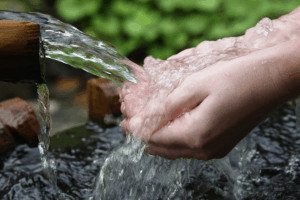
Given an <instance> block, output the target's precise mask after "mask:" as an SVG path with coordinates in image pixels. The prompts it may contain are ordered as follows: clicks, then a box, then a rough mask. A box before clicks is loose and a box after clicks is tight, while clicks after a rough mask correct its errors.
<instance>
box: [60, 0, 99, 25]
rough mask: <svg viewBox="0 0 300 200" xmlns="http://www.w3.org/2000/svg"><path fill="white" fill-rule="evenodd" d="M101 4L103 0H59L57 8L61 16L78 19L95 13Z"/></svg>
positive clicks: (70, 19)
mask: <svg viewBox="0 0 300 200" xmlns="http://www.w3.org/2000/svg"><path fill="white" fill-rule="evenodd" d="M100 6H101V0H89V1H83V0H59V1H57V4H56V8H57V12H58V14H59V15H60V16H62V17H63V18H64V19H65V20H68V21H77V20H80V19H82V18H83V17H86V16H90V15H93V14H94V13H96V12H97V11H98V9H99V8H100Z"/></svg>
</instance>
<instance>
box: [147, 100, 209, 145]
mask: <svg viewBox="0 0 300 200" xmlns="http://www.w3.org/2000/svg"><path fill="white" fill-rule="evenodd" d="M210 104H211V102H210V99H209V97H208V98H206V99H205V100H204V101H203V102H202V103H201V104H200V105H199V106H197V107H196V108H194V109H193V110H191V111H190V112H187V113H185V114H183V115H182V116H181V117H179V118H176V119H175V120H174V121H172V122H171V123H170V124H169V125H166V126H164V127H162V128H161V129H160V130H158V131H156V132H155V133H153V134H152V135H151V137H150V139H149V141H148V143H149V144H150V145H155V146H161V147H167V148H173V147H176V148H178V147H180V148H191V149H195V148H197V147H198V146H201V142H202V141H201V140H202V139H203V138H204V137H207V134H209V133H210V126H209V124H210V120H212V119H211V115H210V114H211V111H212V109H211V108H210ZM208 138H209V137H208ZM203 142H205V141H203Z"/></svg>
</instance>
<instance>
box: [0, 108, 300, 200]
mask: <svg viewBox="0 0 300 200" xmlns="http://www.w3.org/2000/svg"><path fill="white" fill-rule="evenodd" d="M295 121H296V117H295V115H294V108H292V106H289V105H287V106H285V107H284V108H283V107H282V108H280V109H278V110H277V111H275V112H274V113H272V115H270V117H269V118H267V119H266V120H265V121H264V122H263V123H261V124H260V126H258V127H256V128H255V129H254V130H253V131H252V133H251V134H250V135H249V136H248V137H247V138H246V139H245V140H244V141H242V143H241V144H239V145H238V146H237V147H236V148H235V149H234V150H233V151H232V152H231V153H230V154H229V155H228V156H227V157H226V158H224V159H221V160H215V161H212V162H209V163H205V162H202V161H196V160H192V161H190V162H189V168H188V170H189V171H182V173H184V174H185V176H186V177H188V179H186V180H185V181H183V188H184V191H181V192H179V193H178V195H176V197H175V196H174V197H173V198H171V199H209V200H210V199H213V200H218V199H299V198H300V129H299V128H297V127H296V122H295ZM90 128H91V126H90ZM124 141H125V134H124V132H123V131H122V130H121V129H120V127H113V128H109V129H97V131H96V132H95V131H88V130H86V129H85V127H84V126H80V127H76V128H73V129H69V130H68V131H66V132H64V133H62V134H59V135H57V136H54V137H53V138H52V139H51V146H50V152H51V156H52V157H55V158H56V170H57V179H58V188H59V190H60V191H61V192H62V193H63V194H64V195H65V196H64V197H65V199H87V198H89V197H90V196H91V195H92V194H93V190H94V187H95V181H96V177H97V175H98V174H99V171H100V168H101V166H102V165H103V163H104V161H105V159H106V157H107V156H108V155H109V154H110V152H111V151H112V150H113V149H115V148H116V147H118V146H120V144H123V143H124ZM158 164H159V163H158ZM137 165H138V164H137ZM141 167H143V166H141ZM143 169H144V170H145V169H146V168H143ZM132 170H133V169H132ZM133 173H134V172H133ZM156 173H158V172H156ZM187 174H188V175H187ZM143 179H144V178H143V177H141V179H140V180H142V181H141V182H138V181H136V180H135V179H134V178H132V180H131V179H130V180H131V181H133V180H135V182H132V183H130V182H127V183H128V185H130V184H131V185H132V186H131V187H127V188H131V189H133V190H134V189H136V190H140V192H136V193H135V194H136V195H137V196H135V197H133V196H131V197H130V196H128V198H127V199H138V198H139V197H141V199H165V198H164V197H165V196H164V193H163V192H164V191H165V192H166V193H167V189H166V188H165V189H163V190H162V193H155V191H152V192H151V191H148V193H149V192H150V193H151V194H153V195H148V194H147V195H148V197H145V196H143V193H145V194H146V193H147V191H145V190H144V191H143V189H145V185H143V184H145V183H146V181H143ZM151 183H153V184H156V185H153V188H156V187H158V186H159V184H161V183H159V182H158V181H153V180H152V181H151ZM161 185H162V184H161ZM115 190H116V192H115V194H107V196H108V198H106V199H116V198H115V197H117V199H124V198H123V197H124V196H118V195H116V194H119V193H120V192H121V193H122V194H124V195H125V194H127V193H129V192H128V191H125V190H122V188H118V187H117V185H115ZM133 193H134V192H133ZM155 194H157V195H155ZM110 197H111V198H110ZM151 197H153V198H151ZM0 199H4V200H5V199H17V200H18V199H20V200H21V199H22V200H24V199H56V197H55V192H54V191H53V188H52V186H51V185H50V183H49V181H48V180H47V178H46V176H45V175H44V174H43V168H42V165H41V161H40V154H39V151H38V149H37V148H29V147H28V146H26V145H20V146H17V147H16V148H15V149H14V150H13V151H12V152H10V153H9V154H7V155H6V156H2V157H1V163H0Z"/></svg>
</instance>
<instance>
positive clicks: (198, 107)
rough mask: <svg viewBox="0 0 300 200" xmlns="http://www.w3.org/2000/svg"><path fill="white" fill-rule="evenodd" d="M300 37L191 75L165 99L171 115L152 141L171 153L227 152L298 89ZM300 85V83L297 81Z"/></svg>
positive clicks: (205, 155)
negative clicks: (293, 76)
mask: <svg viewBox="0 0 300 200" xmlns="http://www.w3.org/2000/svg"><path fill="white" fill-rule="evenodd" d="M299 44H300V43H299V42H296V43H295V42H293V41H292V42H287V43H282V44H280V45H277V46H274V47H272V48H267V49H264V50H260V51H257V52H254V53H251V54H249V55H246V56H243V57H240V58H237V59H234V60H231V61H225V62H220V63H217V64H215V65H212V66H210V67H207V68H205V69H203V70H201V71H199V72H197V73H195V74H192V75H190V76H189V77H187V78H186V79H185V80H184V81H183V82H182V83H181V84H180V85H179V86H178V87H177V88H176V89H175V90H174V91H173V92H172V93H171V94H170V95H168V97H167V99H166V103H165V106H166V108H165V110H164V111H165V112H166V113H165V115H166V117H165V120H163V121H162V122H161V124H166V120H169V122H167V125H165V126H163V127H162V128H160V129H159V130H156V131H154V132H153V134H152V136H151V137H150V139H149V140H148V141H147V143H148V148H149V153H150V154H153V155H160V156H164V157H167V158H170V159H175V158H179V157H188V158H197V159H203V160H208V159H212V158H219V157H223V156H225V155H226V154H227V153H228V152H229V151H230V150H231V149H232V148H233V147H234V145H235V144H236V143H237V142H238V141H240V140H241V139H242V138H243V137H244V136H245V135H246V134H247V133H249V131H250V130H251V129H252V128H253V127H254V126H255V125H256V124H257V123H259V122H260V121H261V120H262V119H263V118H264V117H265V116H266V114H267V113H268V112H269V111H270V110H272V109H273V108H274V107H276V106H277V105H279V104H280V103H282V102H284V101H285V100H287V99H289V98H290V97H292V96H293V95H296V94H295V87H296V86H295V82H294V81H291V74H293V70H291V69H293V68H298V69H299V66H300V59H299V49H300V48H299V47H300V45H299ZM297 85H298V86H299V84H297Z"/></svg>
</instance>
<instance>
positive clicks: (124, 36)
mask: <svg viewBox="0 0 300 200" xmlns="http://www.w3.org/2000/svg"><path fill="white" fill-rule="evenodd" d="M299 5H300V4H299V0H186V1H183V0H131V1H126V0H110V1H108V0H107V1H105V0H88V1H83V0H57V1H56V8H57V12H58V14H59V15H60V16H61V17H62V18H63V19H64V20H66V21H68V22H71V23H74V24H75V25H76V26H78V27H79V28H81V29H82V30H84V31H85V32H87V33H88V34H90V35H92V36H94V37H98V38H100V39H104V40H108V41H110V42H111V43H112V44H114V45H115V46H116V47H117V48H118V49H119V51H120V52H121V53H122V54H124V55H125V56H128V57H129V58H130V59H132V60H134V61H135V62H141V61H142V60H143V58H144V57H145V56H147V55H153V56H154V57H156V58H162V59H165V58H167V57H168V56H170V55H172V54H174V53H176V52H178V51H180V50H182V49H184V48H188V47H193V46H195V45H197V44H198V43H199V42H201V41H203V40H216V39H219V38H223V37H228V36H237V35H241V34H243V33H244V31H245V30H246V29H247V28H250V27H252V26H254V25H255V24H256V23H257V22H258V21H259V20H260V19H261V18H263V17H265V16H266V17H270V18H276V17H278V16H280V15H282V14H284V13H288V12H290V11H292V10H293V9H295V8H296V7H297V6H299Z"/></svg>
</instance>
